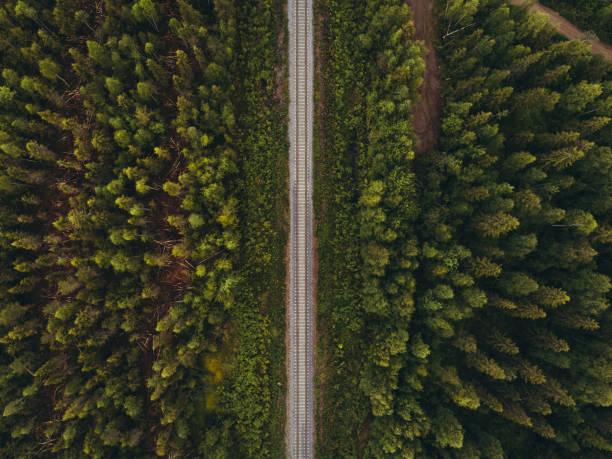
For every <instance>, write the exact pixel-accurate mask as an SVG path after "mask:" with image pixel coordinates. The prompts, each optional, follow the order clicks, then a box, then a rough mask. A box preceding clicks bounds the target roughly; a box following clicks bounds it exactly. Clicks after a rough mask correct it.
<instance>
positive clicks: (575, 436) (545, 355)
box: [318, 0, 612, 459]
mask: <svg viewBox="0 0 612 459" xmlns="http://www.w3.org/2000/svg"><path fill="white" fill-rule="evenodd" d="M324 3H325V8H323V9H322V12H321V14H327V15H328V17H325V18H324V19H323V20H321V23H320V24H321V28H322V29H323V30H324V31H325V32H326V39H327V41H326V42H325V44H324V46H323V49H324V50H326V52H325V51H324V58H323V68H324V70H323V76H322V78H321V79H320V81H319V88H320V90H321V92H322V94H321V97H323V98H324V99H325V101H326V111H322V113H321V125H320V130H321V137H322V138H323V139H324V142H325V143H324V144H323V145H322V146H321V147H320V149H319V152H318V154H319V156H320V160H321V161H322V162H323V164H324V165H323V166H322V171H321V176H320V177H321V178H320V181H321V187H322V192H321V193H320V194H319V198H318V203H319V206H320V209H321V210H320V212H321V214H322V215H323V221H324V222H325V224H323V225H321V226H322V227H321V228H320V230H319V231H320V232H319V237H320V239H319V256H320V266H321V267H320V270H319V278H320V280H319V291H318V299H319V327H321V329H322V330H321V334H322V336H323V337H322V339H321V342H320V343H319V359H320V361H321V362H322V363H321V365H322V368H321V380H322V384H321V385H320V394H319V395H320V397H321V398H322V399H323V401H322V408H321V409H320V410H319V417H318V422H319V424H322V425H319V426H318V429H319V437H318V442H319V443H318V448H319V450H318V451H319V454H320V456H321V457H329V458H335V457H377V458H378V457H380V458H383V457H398V458H399V457H403V458H412V457H417V458H439V457H448V458H451V457H456V458H466V459H467V458H470V459H471V458H478V457H482V458H488V457H494V458H504V457H507V458H532V457H538V458H576V457H580V458H603V457H608V455H609V454H610V452H611V451H612V410H611V408H610V407H611V406H612V379H611V370H612V347H611V345H612V336H611V335H610V325H611V324H610V320H611V318H612V316H611V315H610V310H609V300H610V291H611V289H612V283H611V281H610V275H612V265H611V264H610V255H611V251H610V247H611V246H610V243H611V242H612V239H611V235H612V233H611V229H612V227H611V223H612V222H611V220H610V218H611V217H612V213H611V211H612V148H611V147H612V126H611V125H610V121H611V117H612V81H611V78H610V75H611V70H612V66H611V65H610V63H609V62H605V61H604V60H603V59H602V58H601V57H596V56H593V55H592V54H591V52H590V51H589V49H588V45H587V44H585V43H583V42H579V41H566V40H564V39H563V38H562V37H560V36H559V35H558V34H557V32H556V30H555V29H554V28H553V27H552V26H551V25H550V24H549V23H548V21H547V20H546V19H545V18H544V17H538V16H533V15H531V14H529V13H528V12H527V11H526V9H523V8H518V7H514V6H510V5H509V4H508V3H507V2H506V1H503V0H488V1H487V0H482V1H477V0H474V1H470V0H468V1H461V0H449V1H439V2H436V7H435V10H434V14H435V18H436V21H437V37H436V52H437V55H438V61H439V65H440V68H441V73H442V85H443V88H442V89H443V95H442V97H443V109H442V119H441V132H440V136H439V146H438V148H437V149H435V150H434V151H429V152H426V153H424V154H421V155H419V156H417V157H415V155H414V153H413V152H414V151H415V146H416V141H417V140H416V139H415V138H414V136H412V137H411V136H410V135H405V133H406V131H405V129H403V126H402V123H404V122H405V121H406V119H407V118H409V115H410V111H411V106H412V105H413V103H414V100H415V88H417V87H418V86H419V85H420V84H421V81H420V80H421V73H422V63H421V62H420V57H419V55H420V54H421V52H420V51H419V49H418V47H415V45H414V43H413V42H411V41H410V40H408V42H407V41H406V40H405V39H399V38H400V37H402V36H404V37H410V36H411V35H412V34H413V23H412V20H411V16H410V12H409V11H408V10H407V9H406V7H405V5H403V2H401V1H399V0H398V1H394V0H370V1H368V2H359V5H357V4H356V3H357V2H355V3H352V4H350V5H347V2H340V1H334V0H329V1H327V2H324ZM363 3H365V4H363ZM355 36H357V40H356V39H355ZM355 42H356V43H355ZM347 120H350V121H349V122H347ZM398 134H399V135H398ZM323 187H324V188H323ZM331 190H336V192H337V193H338V192H339V191H340V193H339V194H337V195H336V196H335V198H334V199H330V198H329V196H330V195H331ZM347 394H351V395H350V396H347Z"/></svg>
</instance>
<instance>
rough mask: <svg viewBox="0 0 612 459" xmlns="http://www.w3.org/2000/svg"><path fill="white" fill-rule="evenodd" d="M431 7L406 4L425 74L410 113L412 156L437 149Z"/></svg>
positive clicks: (437, 80) (424, 2)
mask: <svg viewBox="0 0 612 459" xmlns="http://www.w3.org/2000/svg"><path fill="white" fill-rule="evenodd" d="M433 3H434V0H408V5H409V6H410V7H411V8H412V15H413V18H414V26H415V38H416V39H417V40H422V41H423V42H425V47H426V48H427V54H426V55H425V74H424V75H423V84H422V85H421V89H420V93H421V99H420V100H419V102H418V103H417V105H416V106H415V108H414V110H413V112H412V115H413V128H414V132H415V133H416V135H417V136H418V138H419V145H418V146H417V149H416V154H421V153H424V152H427V151H431V150H434V149H435V148H436V147H437V146H438V137H439V133H440V110H441V106H442V102H441V101H442V95H441V94H442V83H441V77H440V69H439V68H438V62H437V60H436V53H435V51H434V47H433V39H434V36H435V34H436V27H435V23H434V19H433Z"/></svg>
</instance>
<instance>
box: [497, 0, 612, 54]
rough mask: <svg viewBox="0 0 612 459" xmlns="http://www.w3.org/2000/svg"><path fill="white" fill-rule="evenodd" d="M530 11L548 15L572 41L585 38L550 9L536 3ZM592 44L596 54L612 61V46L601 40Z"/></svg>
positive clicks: (519, 1)
mask: <svg viewBox="0 0 612 459" xmlns="http://www.w3.org/2000/svg"><path fill="white" fill-rule="evenodd" d="M509 1H510V3H512V4H514V5H522V4H523V3H525V0H509ZM529 11H532V12H534V13H544V14H546V15H547V16H548V17H549V19H550V22H551V23H552V24H553V25H555V26H556V27H557V28H558V29H559V33H560V34H561V35H564V36H565V37H567V38H569V39H570V40H582V39H583V36H584V32H583V31H582V30H581V29H579V28H578V27H576V26H575V25H574V24H572V23H571V22H569V21H568V20H567V19H565V18H564V17H563V16H561V15H560V14H559V13H557V12H556V11H554V10H551V9H550V8H547V7H545V6H543V5H540V4H539V3H537V2H536V3H534V4H533V5H532V6H531V7H529ZM586 41H588V42H589V43H590V44H591V49H592V50H593V53H594V54H601V55H602V56H603V57H604V58H606V59H607V60H612V46H610V45H607V44H605V43H603V42H601V41H599V40H586Z"/></svg>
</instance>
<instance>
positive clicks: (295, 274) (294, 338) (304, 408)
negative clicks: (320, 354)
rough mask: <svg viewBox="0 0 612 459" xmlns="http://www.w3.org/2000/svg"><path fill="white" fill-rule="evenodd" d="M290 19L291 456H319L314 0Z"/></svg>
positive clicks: (304, 0)
mask: <svg viewBox="0 0 612 459" xmlns="http://www.w3.org/2000/svg"><path fill="white" fill-rule="evenodd" d="M287 12H288V21H289V144H290V147H289V186H290V212H291V226H290V235H289V244H290V256H289V304H288V314H289V330H288V334H289V349H288V350H287V355H288V365H289V368H288V391H289V394H288V399H289V403H288V412H287V423H286V425H287V456H288V457H289V458H291V459H298V458H299V459H302V458H314V386H313V374H314V361H313V356H314V349H313V346H314V342H313V337H314V314H313V297H314V291H313V290H314V288H313V212H312V118H313V92H312V88H313V80H314V47H313V40H312V37H313V30H312V0H288V8H287Z"/></svg>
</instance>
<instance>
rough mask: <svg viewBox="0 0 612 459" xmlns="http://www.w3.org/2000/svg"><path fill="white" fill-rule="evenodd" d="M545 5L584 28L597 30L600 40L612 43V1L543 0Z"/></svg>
mask: <svg viewBox="0 0 612 459" xmlns="http://www.w3.org/2000/svg"><path fill="white" fill-rule="evenodd" d="M540 3H542V4H543V5H546V6H549V7H550V8H553V9H554V10H556V11H558V12H559V14H561V16H564V17H565V18H566V19H568V20H570V21H571V22H573V23H575V24H577V25H578V26H580V28H582V29H583V30H587V31H592V32H595V34H596V35H597V37H598V38H599V39H600V40H603V41H605V42H608V43H612V3H610V1H609V0H541V2H540Z"/></svg>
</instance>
